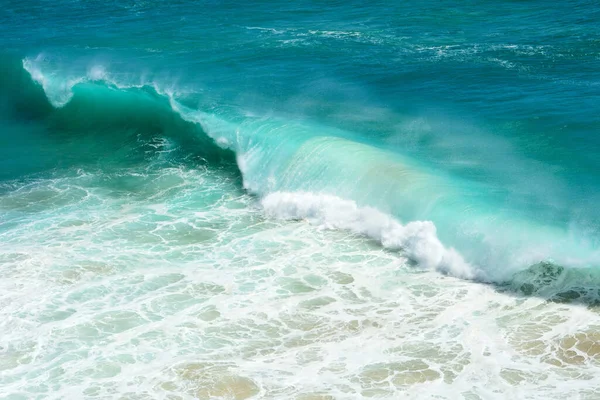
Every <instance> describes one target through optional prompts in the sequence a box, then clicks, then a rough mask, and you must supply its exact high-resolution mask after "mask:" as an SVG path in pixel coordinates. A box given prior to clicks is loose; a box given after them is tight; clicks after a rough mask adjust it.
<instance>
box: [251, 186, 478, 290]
mask: <svg viewBox="0 0 600 400" xmlns="http://www.w3.org/2000/svg"><path fill="white" fill-rule="evenodd" d="M262 205H263V207H264V209H265V212H266V213H267V215H269V216H272V217H276V218H280V219H288V220H289V219H307V220H308V221H310V223H312V224H314V225H317V226H319V227H321V228H325V229H344V230H348V231H351V232H354V233H357V234H361V235H366V236H368V237H370V238H373V239H375V240H377V241H379V242H380V243H381V244H382V245H383V246H384V247H386V248H389V249H394V250H400V249H401V250H403V251H404V252H405V254H406V255H407V256H408V257H409V258H411V259H413V260H414V261H416V262H417V264H418V265H419V266H420V267H422V268H426V269H435V270H437V271H440V272H443V273H448V274H451V275H454V276H457V277H461V278H468V279H472V278H475V277H478V276H481V272H480V271H478V270H477V269H476V268H474V267H473V266H471V265H469V264H468V263H467V262H465V260H463V258H462V257H461V256H460V254H458V252H456V251H455V250H454V249H452V248H447V247H445V246H444V245H443V244H442V243H441V242H440V240H439V239H438V237H437V235H436V227H435V225H434V224H433V222H431V221H413V222H410V223H408V224H406V225H402V224H401V223H400V222H399V221H397V220H396V219H394V218H392V217H391V216H389V215H386V214H384V213H382V212H380V211H378V210H376V209H374V208H370V207H363V208H361V207H358V206H357V205H356V203H355V202H353V201H349V200H343V199H340V198H339V197H335V196H330V195H319V194H313V193H286V192H275V193H271V194H269V195H267V196H266V197H265V198H264V199H263V200H262Z"/></svg>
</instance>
